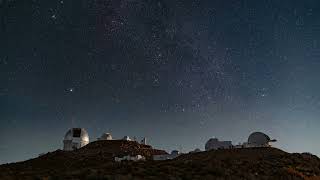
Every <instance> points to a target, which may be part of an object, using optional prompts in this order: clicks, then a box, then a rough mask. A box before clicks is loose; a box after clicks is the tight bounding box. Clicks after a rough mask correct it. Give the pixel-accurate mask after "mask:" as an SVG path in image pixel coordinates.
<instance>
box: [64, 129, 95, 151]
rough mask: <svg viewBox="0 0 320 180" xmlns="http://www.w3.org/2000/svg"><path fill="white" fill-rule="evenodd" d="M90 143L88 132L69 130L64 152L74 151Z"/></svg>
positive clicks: (65, 137)
mask: <svg viewBox="0 0 320 180" xmlns="http://www.w3.org/2000/svg"><path fill="white" fill-rule="evenodd" d="M88 143H89V135H88V132H87V131H86V130H85V129H83V128H72V129H69V130H68V131H67V133H66V135H65V136H64V139H63V150H65V151H72V150H75V149H79V148H81V147H83V146H85V145H87V144H88Z"/></svg>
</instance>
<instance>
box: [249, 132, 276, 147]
mask: <svg viewBox="0 0 320 180" xmlns="http://www.w3.org/2000/svg"><path fill="white" fill-rule="evenodd" d="M274 141H275V140H271V139H270V137H269V136H268V135H266V134H264V133H262V132H254V133H252V134H250V136H249V138H248V144H249V145H253V146H269V142H274Z"/></svg>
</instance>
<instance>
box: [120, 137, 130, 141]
mask: <svg viewBox="0 0 320 180" xmlns="http://www.w3.org/2000/svg"><path fill="white" fill-rule="evenodd" d="M122 140H126V141H131V139H130V137H129V136H124V137H123V138H122Z"/></svg>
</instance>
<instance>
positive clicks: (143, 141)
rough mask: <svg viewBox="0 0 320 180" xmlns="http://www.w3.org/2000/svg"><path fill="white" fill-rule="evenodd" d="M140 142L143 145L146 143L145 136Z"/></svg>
mask: <svg viewBox="0 0 320 180" xmlns="http://www.w3.org/2000/svg"><path fill="white" fill-rule="evenodd" d="M140 144H144V145H147V138H145V137H144V138H143V139H142V140H141V143H140Z"/></svg>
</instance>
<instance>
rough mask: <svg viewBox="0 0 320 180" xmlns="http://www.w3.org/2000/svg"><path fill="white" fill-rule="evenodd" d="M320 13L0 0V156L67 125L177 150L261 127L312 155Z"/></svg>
mask: <svg viewBox="0 0 320 180" xmlns="http://www.w3.org/2000/svg"><path fill="white" fill-rule="evenodd" d="M319 8H320V3H319V2H318V1H317V0H313V1H312V0H309V1H289V0H288V1H281V2H280V1H276V0H261V1H259V2H258V1H254V0H249V1H239V0H227V1H215V0H188V1H187V0H185V1H182V0H173V1H172V0H117V1H116V0H81V1H79V0H56V1H50V2H49V1H48V2H44V1H40V0H30V1H18V0H0V15H1V29H0V30H1V35H0V38H1V39H0V82H1V85H0V132H1V134H0V135H1V136H0V137H1V138H0V140H1V142H2V145H1V146H0V163H5V162H11V161H18V160H24V159H28V158H31V157H34V156H36V155H37V154H40V153H43V152H47V151H53V150H55V149H58V148H61V147H62V137H63V135H64V133H65V132H66V131H67V129H69V128H70V127H73V126H76V127H83V128H86V129H87V130H88V132H89V135H90V138H91V140H95V139H96V138H97V137H98V136H100V135H101V134H102V133H104V132H111V133H112V134H113V136H114V137H118V138H120V137H123V136H124V135H129V136H136V137H144V136H146V137H148V138H149V139H150V143H151V144H152V145H154V146H156V147H157V148H163V149H166V150H172V149H181V150H183V151H189V150H192V149H195V148H202V149H203V147H204V143H205V142H206V140H207V139H208V138H210V137H212V136H215V137H218V138H220V139H222V140H232V141H233V143H235V144H236V143H238V142H244V141H246V138H247V137H248V135H249V133H250V132H252V131H257V130H258V131H263V132H266V133H267V134H269V135H270V136H271V137H272V138H276V139H278V140H279V141H278V143H276V144H275V145H276V146H277V147H279V148H283V149H285V150H287V151H290V152H294V151H299V152H300V151H310V152H313V153H315V154H320V146H319V145H317V144H316V143H315V142H317V137H318V136H319V135H320V134H319V130H318V129H319V128H318V127H320V123H319V120H318V116H319V114H320V111H319V108H320V99H319V98H320V95H319V92H320V91H319V90H320V86H319V85H318V80H319V77H320V71H319V68H320V62H319V58H320V49H319V47H320V45H319V39H320V36H319V34H320V9H319ZM297 142H299V143H297Z"/></svg>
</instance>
